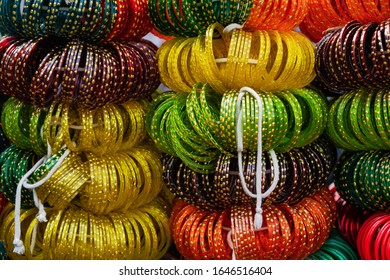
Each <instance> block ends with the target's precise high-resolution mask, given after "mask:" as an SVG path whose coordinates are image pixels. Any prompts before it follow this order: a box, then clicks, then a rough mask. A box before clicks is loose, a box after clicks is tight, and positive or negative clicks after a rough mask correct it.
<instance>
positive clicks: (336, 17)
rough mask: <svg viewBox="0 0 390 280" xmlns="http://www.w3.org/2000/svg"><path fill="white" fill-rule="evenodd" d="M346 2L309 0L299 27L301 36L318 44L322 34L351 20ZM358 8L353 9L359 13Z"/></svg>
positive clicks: (338, 0)
mask: <svg viewBox="0 0 390 280" xmlns="http://www.w3.org/2000/svg"><path fill="white" fill-rule="evenodd" d="M347 1H348V0H346V1H340V0H336V1H328V0H310V1H307V2H308V12H307V15H306V17H305V18H304V19H303V21H302V23H301V24H300V25H299V28H300V30H301V31H302V33H303V34H305V35H307V36H308V37H309V38H310V40H312V41H313V42H318V41H320V40H321V38H322V37H323V36H324V32H325V31H326V30H328V29H330V28H333V27H338V26H342V25H344V24H346V23H347V22H348V21H351V20H352V16H351V14H350V12H349V10H348V7H347V4H346V2H347ZM360 8H361V7H359V6H354V9H356V10H357V11H360Z"/></svg>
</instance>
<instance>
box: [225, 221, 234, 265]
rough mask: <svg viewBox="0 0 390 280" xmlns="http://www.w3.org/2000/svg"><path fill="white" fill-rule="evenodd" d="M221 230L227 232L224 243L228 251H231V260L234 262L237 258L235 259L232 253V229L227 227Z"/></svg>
mask: <svg viewBox="0 0 390 280" xmlns="http://www.w3.org/2000/svg"><path fill="white" fill-rule="evenodd" d="M222 229H224V230H226V231H227V232H228V234H227V240H226V241H227V243H228V245H229V247H230V249H232V260H233V261H235V260H236V259H237V258H236V254H235V253H234V246H233V239H232V229H231V228H228V227H222Z"/></svg>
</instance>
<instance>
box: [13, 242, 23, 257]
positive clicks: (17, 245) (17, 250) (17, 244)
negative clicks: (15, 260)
mask: <svg viewBox="0 0 390 280" xmlns="http://www.w3.org/2000/svg"><path fill="white" fill-rule="evenodd" d="M13 244H14V245H15V248H14V253H16V254H19V255H23V254H24V250H25V249H24V244H23V241H22V240H20V239H18V238H15V239H14V242H13Z"/></svg>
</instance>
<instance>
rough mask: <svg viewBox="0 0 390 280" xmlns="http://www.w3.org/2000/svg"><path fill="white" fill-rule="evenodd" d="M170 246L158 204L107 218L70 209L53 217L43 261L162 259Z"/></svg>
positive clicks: (47, 231) (163, 218)
mask: <svg viewBox="0 0 390 280" xmlns="http://www.w3.org/2000/svg"><path fill="white" fill-rule="evenodd" d="M171 243H172V241H171V235H170V229H169V218H168V216H167V214H166V212H165V211H164V210H163V208H162V207H161V204H160V203H158V202H152V203H150V204H148V205H145V206H142V207H140V208H138V209H134V210H131V211H127V212H124V213H116V212H111V213H109V214H108V215H104V216H102V215H94V214H91V213H89V212H86V211H85V210H82V209H80V208H75V207H70V208H68V209H65V210H62V211H56V212H55V213H53V215H52V216H51V217H50V219H49V221H48V223H47V227H46V230H45V232H44V236H43V246H42V247H43V248H42V251H43V257H44V259H73V260H92V259H95V260H98V259H101V260H107V259H138V260H140V259H160V258H161V257H162V256H163V255H164V254H165V253H166V252H167V250H168V248H169V247H170V245H171Z"/></svg>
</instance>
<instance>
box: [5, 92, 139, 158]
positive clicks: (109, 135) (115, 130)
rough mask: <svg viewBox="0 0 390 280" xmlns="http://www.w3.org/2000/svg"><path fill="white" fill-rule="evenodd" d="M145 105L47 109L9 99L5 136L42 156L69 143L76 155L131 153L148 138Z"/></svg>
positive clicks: (60, 105) (128, 102) (51, 107)
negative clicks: (80, 153)
mask: <svg viewBox="0 0 390 280" xmlns="http://www.w3.org/2000/svg"><path fill="white" fill-rule="evenodd" d="M144 115H145V105H143V104H142V103H141V102H138V101H127V102H125V103H122V104H107V105H105V106H103V107H101V108H97V109H94V110H87V109H82V108H80V109H77V108H75V107H74V106H72V105H71V104H61V103H53V104H52V105H51V106H50V107H49V109H48V110H45V109H42V108H37V107H34V106H32V105H31V104H25V103H23V102H21V101H19V100H17V99H16V98H13V97H11V98H9V99H8V100H7V102H6V103H5V104H4V107H3V111H2V116H1V117H2V122H3V123H4V130H5V134H6V136H7V137H8V138H9V139H10V140H11V141H12V142H13V143H14V144H15V145H16V146H18V147H20V148H22V149H28V150H33V151H34V152H35V153H36V154H37V155H40V156H43V155H45V154H46V152H47V144H49V145H50V147H51V149H52V151H53V152H57V151H59V150H60V149H61V147H62V146H63V145H64V144H66V145H67V147H68V148H69V150H71V151H73V152H79V151H91V152H93V153H95V154H97V155H102V154H106V153H115V152H117V151H118V150H128V149H131V148H132V147H134V146H136V145H138V144H140V143H141V142H142V141H143V140H144V139H145V137H146V135H147V133H146V129H145V121H144Z"/></svg>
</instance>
